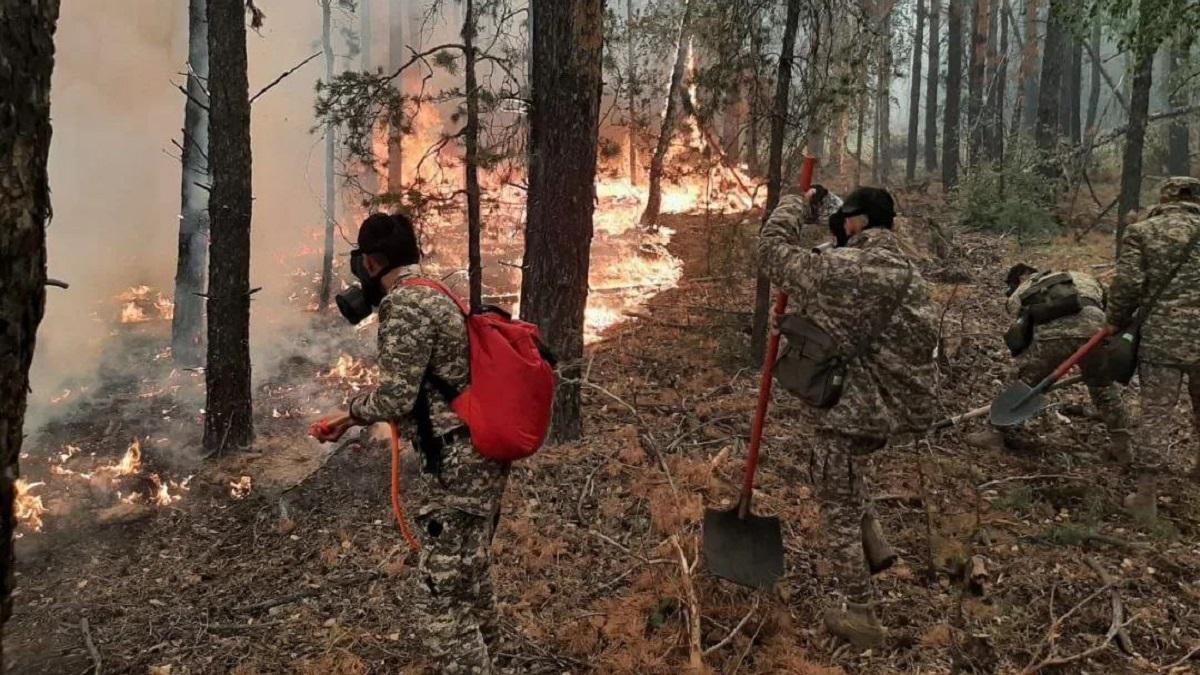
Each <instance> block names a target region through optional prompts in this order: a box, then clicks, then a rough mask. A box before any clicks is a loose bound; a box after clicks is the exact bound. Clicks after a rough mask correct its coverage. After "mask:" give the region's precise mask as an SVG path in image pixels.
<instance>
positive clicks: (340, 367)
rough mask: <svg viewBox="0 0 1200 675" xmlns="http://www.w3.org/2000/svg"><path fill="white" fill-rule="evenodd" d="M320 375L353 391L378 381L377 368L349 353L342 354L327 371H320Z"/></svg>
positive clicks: (370, 385)
mask: <svg viewBox="0 0 1200 675" xmlns="http://www.w3.org/2000/svg"><path fill="white" fill-rule="evenodd" d="M321 376H322V377H324V378H326V379H330V380H337V381H339V382H341V383H342V384H344V385H346V386H348V387H349V388H350V389H351V390H353V391H359V390H360V389H363V388H366V387H372V386H374V385H376V384H378V383H379V368H378V367H377V366H368V365H366V364H365V363H363V362H362V361H360V360H358V359H356V358H354V357H353V356H350V355H349V354H342V355H341V356H339V357H338V360H337V363H335V364H334V366H333V368H331V369H330V370H329V371H328V372H325V373H321Z"/></svg>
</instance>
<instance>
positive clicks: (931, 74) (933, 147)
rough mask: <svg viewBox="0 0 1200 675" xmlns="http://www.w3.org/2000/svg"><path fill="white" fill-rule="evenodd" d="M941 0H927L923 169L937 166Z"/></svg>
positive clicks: (932, 169)
mask: <svg viewBox="0 0 1200 675" xmlns="http://www.w3.org/2000/svg"><path fill="white" fill-rule="evenodd" d="M941 15H942V0H929V69H928V74H927V75H926V77H925V170H926V171H928V172H931V173H932V172H933V171H934V170H935V169H937V168H938V156H937V135H938V134H937V120H938V116H937V109H938V82H939V80H940V79H941V58H942V44H941V32H940V26H941V18H942V16H941Z"/></svg>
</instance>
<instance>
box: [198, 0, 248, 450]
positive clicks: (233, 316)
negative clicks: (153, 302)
mask: <svg viewBox="0 0 1200 675" xmlns="http://www.w3.org/2000/svg"><path fill="white" fill-rule="evenodd" d="M245 14H246V4H245V1H244V0H209V1H208V53H209V65H210V66H211V71H212V72H213V73H216V74H218V76H217V77H211V78H209V93H210V98H211V101H212V103H211V107H210V116H209V131H210V137H209V141H210V144H209V145H210V149H209V167H210V169H211V171H212V179H213V186H212V194H211V196H210V200H209V213H210V214H211V221H212V226H211V227H212V235H211V236H212V241H211V244H210V248H209V268H208V272H209V274H208V278H209V288H208V367H207V369H206V371H205V372H206V375H207V380H208V397H207V401H206V404H205V411H206V412H205V416H204V448H205V449H206V450H210V451H217V452H220V451H222V450H224V449H225V448H244V447H248V446H249V445H250V444H251V443H252V442H253V440H254V421H253V417H252V412H253V411H252V408H251V399H250V214H251V206H252V201H253V193H252V190H251V172H250V169H251V155H250V90H249V84H248V82H247V75H246V66H247V63H246V17H245Z"/></svg>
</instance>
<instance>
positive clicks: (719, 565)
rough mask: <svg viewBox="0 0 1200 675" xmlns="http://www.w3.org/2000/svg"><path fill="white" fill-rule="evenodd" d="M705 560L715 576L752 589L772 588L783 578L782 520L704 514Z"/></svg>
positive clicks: (734, 512) (732, 513) (735, 511)
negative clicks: (780, 523) (780, 521)
mask: <svg viewBox="0 0 1200 675" xmlns="http://www.w3.org/2000/svg"><path fill="white" fill-rule="evenodd" d="M704 557H705V559H706V560H707V563H708V569H709V571H710V572H712V573H713V574H714V575H716V576H718V577H720V578H722V579H726V580H728V581H732V582H733V583H735V584H739V585H742V586H749V587H750V588H770V587H772V586H774V585H775V582H776V581H778V580H779V578H780V577H781V576H783V532H782V529H781V528H780V525H779V518H776V517H773V516H756V515H753V514H750V515H747V516H746V517H745V518H739V517H738V509H737V507H736V506H735V507H734V508H733V509H732V510H729V511H715V510H712V509H708V510H706V511H705V512H704Z"/></svg>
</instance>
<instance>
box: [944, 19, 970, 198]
mask: <svg viewBox="0 0 1200 675" xmlns="http://www.w3.org/2000/svg"><path fill="white" fill-rule="evenodd" d="M949 2H950V4H949V16H948V20H947V22H946V31H947V32H948V33H949V40H948V42H947V45H946V69H947V72H946V107H945V110H944V115H943V119H942V189H943V190H946V191H948V190H950V189H952V188H953V187H954V186H955V185H957V184H958V154H959V152H958V145H959V143H958V129H959V124H960V122H961V120H960V105H961V101H962V56H963V55H962V51H963V2H965V0H949Z"/></svg>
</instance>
